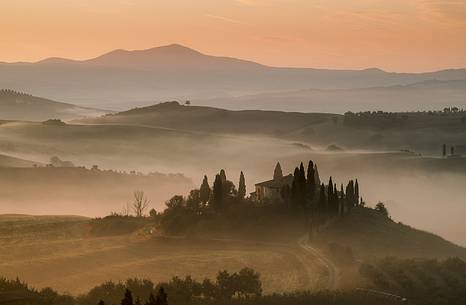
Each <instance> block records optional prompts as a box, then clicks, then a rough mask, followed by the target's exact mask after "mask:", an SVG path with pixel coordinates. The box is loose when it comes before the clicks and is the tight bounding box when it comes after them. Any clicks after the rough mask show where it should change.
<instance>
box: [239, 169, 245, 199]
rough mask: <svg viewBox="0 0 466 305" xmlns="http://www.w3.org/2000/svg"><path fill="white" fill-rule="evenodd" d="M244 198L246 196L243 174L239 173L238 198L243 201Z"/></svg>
mask: <svg viewBox="0 0 466 305" xmlns="http://www.w3.org/2000/svg"><path fill="white" fill-rule="evenodd" d="M245 196H246V181H245V179H244V174H243V172H241V173H240V175H239V184H238V198H239V199H244V197H245Z"/></svg>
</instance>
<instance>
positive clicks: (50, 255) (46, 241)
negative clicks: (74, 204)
mask: <svg viewBox="0 0 466 305" xmlns="http://www.w3.org/2000/svg"><path fill="white" fill-rule="evenodd" d="M89 226H90V224H89V220H88V219H86V218H82V217H74V216H23V215H3V216H0V249H1V251H0V276H6V277H9V278H14V277H17V276H18V277H20V278H21V279H22V280H24V281H26V282H28V283H29V284H30V285H32V286H33V287H37V288H42V287H46V286H49V287H52V288H54V289H57V290H58V291H60V292H69V293H72V294H79V293H82V292H85V291H87V290H88V289H90V288H92V287H93V286H95V285H97V284H100V283H102V282H104V281H107V280H114V281H118V280H125V279H127V278H130V277H140V278H148V279H151V280H152V281H154V282H158V281H164V280H168V279H170V278H171V277H173V276H185V275H192V276H193V277H194V278H197V279H202V278H204V277H211V278H212V277H214V276H215V275H216V273H217V272H218V271H219V270H223V269H227V270H230V271H237V270H239V269H241V268H243V267H246V266H247V267H251V268H254V269H256V270H257V271H259V272H260V273H261V275H262V279H263V283H264V291H265V292H279V291H292V290H297V289H313V288H318V287H319V286H320V285H321V284H320V283H322V282H325V281H323V280H322V278H323V277H324V274H325V272H324V271H323V270H324V269H323V267H322V266H320V265H319V263H318V262H317V261H316V260H315V259H314V257H312V256H310V254H308V253H306V252H303V251H302V250H300V248H299V247H297V243H294V242H293V243H290V244H289V245H287V244H265V243H263V244H262V243H260V244H258V243H243V242H232V241H205V240H204V241H187V240H177V239H167V238H156V237H153V236H150V235H147V234H143V233H142V232H137V233H133V234H129V235H121V236H112V237H93V236H90V234H89V228H90V227H89Z"/></svg>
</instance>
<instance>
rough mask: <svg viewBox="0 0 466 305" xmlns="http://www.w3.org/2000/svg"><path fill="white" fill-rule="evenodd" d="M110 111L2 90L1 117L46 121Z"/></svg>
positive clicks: (4, 118) (3, 118) (96, 114)
mask: <svg viewBox="0 0 466 305" xmlns="http://www.w3.org/2000/svg"><path fill="white" fill-rule="evenodd" d="M105 113H108V111H104V110H98V109H94V108H86V107H79V106H76V105H72V104H67V103H60V102H56V101H52V100H49V99H45V98H40V97H36V96H32V95H30V94H26V93H21V92H16V91H13V90H9V89H2V90H0V119H2V120H23V121H44V120H47V119H62V120H69V119H77V118H83V117H88V116H98V115H103V114H105Z"/></svg>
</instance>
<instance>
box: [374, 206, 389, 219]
mask: <svg viewBox="0 0 466 305" xmlns="http://www.w3.org/2000/svg"><path fill="white" fill-rule="evenodd" d="M375 210H376V211H377V212H379V213H380V214H382V215H383V216H385V217H387V218H388V210H387V208H386V207H385V204H384V203H383V202H379V203H377V204H376V205H375Z"/></svg>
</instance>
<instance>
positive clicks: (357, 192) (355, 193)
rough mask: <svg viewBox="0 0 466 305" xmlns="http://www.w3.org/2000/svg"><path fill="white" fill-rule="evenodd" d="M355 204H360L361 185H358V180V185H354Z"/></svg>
mask: <svg viewBox="0 0 466 305" xmlns="http://www.w3.org/2000/svg"><path fill="white" fill-rule="evenodd" d="M354 204H355V205H356V206H357V205H358V204H359V183H358V179H356V183H355V185H354Z"/></svg>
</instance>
